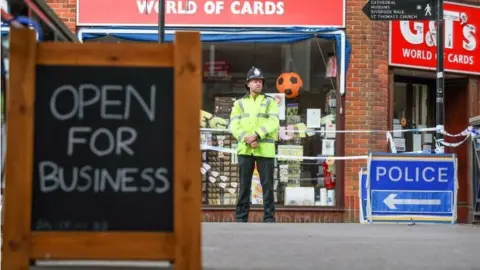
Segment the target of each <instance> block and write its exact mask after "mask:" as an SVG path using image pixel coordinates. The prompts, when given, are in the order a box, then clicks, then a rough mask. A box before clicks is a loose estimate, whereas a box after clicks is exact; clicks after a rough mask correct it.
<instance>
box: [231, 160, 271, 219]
mask: <svg viewBox="0 0 480 270" xmlns="http://www.w3.org/2000/svg"><path fill="white" fill-rule="evenodd" d="M255 161H256V162H257V169H258V173H259V174H260V183H261V184H262V190H263V220H264V222H275V201H274V195H273V172H274V159H273V158H264V157H256V156H251V155H250V156H247V155H239V156H238V165H239V167H240V192H239V194H238V201H237V210H236V217H237V222H247V221H248V213H249V211H250V202H251V201H250V198H251V186H252V176H253V171H254V169H255Z"/></svg>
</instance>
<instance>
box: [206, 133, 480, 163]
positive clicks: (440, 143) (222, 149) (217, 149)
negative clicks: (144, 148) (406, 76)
mask: <svg viewBox="0 0 480 270" xmlns="http://www.w3.org/2000/svg"><path fill="white" fill-rule="evenodd" d="M200 131H201V133H209V132H221V133H222V132H223V133H230V130H229V129H221V128H200ZM285 132H286V133H385V134H386V137H387V141H388V142H389V143H390V149H391V151H392V153H397V150H396V147H395V144H394V142H393V137H392V135H391V134H392V133H397V132H438V133H441V134H442V135H443V136H446V137H465V138H464V139H463V140H462V141H460V142H457V143H448V142H445V141H443V139H442V140H439V141H435V145H436V152H438V150H437V149H441V152H443V146H447V147H452V148H454V147H458V146H460V145H461V144H463V143H464V142H465V141H467V139H468V138H469V137H470V136H472V137H476V136H480V131H479V130H476V129H475V128H473V127H471V126H469V127H467V128H466V129H465V130H463V131H462V132H460V133H457V134H450V133H448V132H447V131H445V130H444V129H443V126H437V127H430V128H417V129H400V130H331V131H325V130H314V129H306V130H286V131H285ZM200 150H203V151H215V152H223V153H229V154H235V153H236V149H232V148H226V147H218V146H211V145H206V144H201V145H200ZM424 152H425V151H414V152H403V153H424ZM275 157H276V158H277V159H288V160H356V159H368V155H359V156H329V155H318V156H288V155H275Z"/></svg>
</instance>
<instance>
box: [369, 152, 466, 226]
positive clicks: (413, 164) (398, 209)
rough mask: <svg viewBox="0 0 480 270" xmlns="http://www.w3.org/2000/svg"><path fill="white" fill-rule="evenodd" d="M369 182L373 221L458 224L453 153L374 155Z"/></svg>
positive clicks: (370, 166)
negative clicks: (456, 219) (456, 222)
mask: <svg viewBox="0 0 480 270" xmlns="http://www.w3.org/2000/svg"><path fill="white" fill-rule="evenodd" d="M367 181H368V185H367V186H368V195H369V198H368V199H369V201H370V208H369V209H368V210H369V211H370V212H369V213H370V214H371V216H370V219H371V221H395V222H399V221H410V220H415V221H420V222H421V221H424V222H454V221H455V216H456V187H457V184H456V157H455V155H453V154H442V155H439V154H383V153H375V154H371V155H370V158H369V166H368V180H367Z"/></svg>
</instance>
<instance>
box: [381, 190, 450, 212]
mask: <svg viewBox="0 0 480 270" xmlns="http://www.w3.org/2000/svg"><path fill="white" fill-rule="evenodd" d="M396 197H397V194H395V193H392V194H390V195H388V197H387V198H385V200H383V203H384V204H385V205H386V206H387V207H388V208H390V209H391V210H395V209H397V207H396V206H395V205H398V204H403V205H440V204H441V201H440V200H439V199H434V200H421V199H395V198H396Z"/></svg>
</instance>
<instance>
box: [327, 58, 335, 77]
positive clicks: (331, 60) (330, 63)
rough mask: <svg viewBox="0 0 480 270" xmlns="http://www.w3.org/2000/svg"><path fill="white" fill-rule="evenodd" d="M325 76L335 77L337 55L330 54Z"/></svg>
mask: <svg viewBox="0 0 480 270" xmlns="http://www.w3.org/2000/svg"><path fill="white" fill-rule="evenodd" d="M326 77H327V78H333V77H337V57H336V56H330V57H329V58H328V63H327V76H326Z"/></svg>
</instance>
